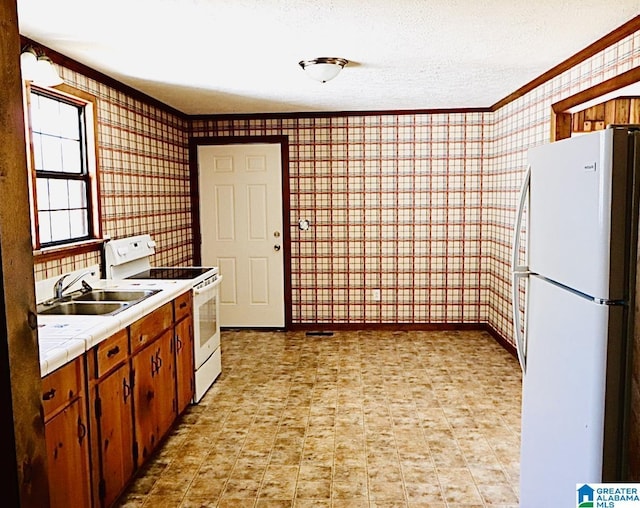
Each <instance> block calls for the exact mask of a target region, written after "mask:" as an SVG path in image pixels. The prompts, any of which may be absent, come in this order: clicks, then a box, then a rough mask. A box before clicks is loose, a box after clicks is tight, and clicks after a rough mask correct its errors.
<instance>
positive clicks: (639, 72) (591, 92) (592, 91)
mask: <svg viewBox="0 0 640 508" xmlns="http://www.w3.org/2000/svg"><path fill="white" fill-rule="evenodd" d="M638 81H640V66H638V67H634V68H633V69H630V70H628V71H626V72H623V73H622V74H618V75H617V76H615V77H613V78H611V79H607V80H606V81H603V82H602V83H599V84H597V85H594V86H592V87H591V88H587V89H586V90H582V91H581V92H578V93H576V94H574V95H571V96H569V97H567V98H565V99H562V100H561V101H558V102H556V103H554V104H552V105H551V108H552V109H553V111H554V112H556V113H564V112H565V111H567V110H568V109H570V108H573V107H574V106H579V105H580V104H583V103H585V102H587V101H590V100H592V99H596V98H598V97H601V96H602V95H605V94H608V93H610V92H615V91H616V90H619V89H620V88H624V87H625V86H629V85H632V84H633V83H637V82H638Z"/></svg>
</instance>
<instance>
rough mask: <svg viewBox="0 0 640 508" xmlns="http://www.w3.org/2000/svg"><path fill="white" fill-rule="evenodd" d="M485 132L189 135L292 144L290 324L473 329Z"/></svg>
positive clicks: (415, 119)
mask: <svg viewBox="0 0 640 508" xmlns="http://www.w3.org/2000/svg"><path fill="white" fill-rule="evenodd" d="M486 122H487V119H486V114H483V113H467V114H441V115H379V116H347V117H332V118H329V117H327V118H298V119H273V120H269V119H262V120H248V121H245V120H242V121H222V122H215V121H207V120H195V121H193V122H192V135H193V136H194V137H198V136H247V135H269V134H283V135H286V136H288V139H289V159H290V161H289V172H290V188H291V202H290V206H291V217H290V225H289V227H290V231H291V238H292V246H291V258H292V286H293V321H294V322H295V323H445V322H446V323H462V322H467V323H477V322H479V321H480V320H481V319H482V316H483V315H484V314H485V313H486V312H485V310H483V309H482V305H483V303H482V299H481V294H480V293H481V291H480V264H481V254H482V253H481V239H482V207H481V205H482V169H483V150H484V148H483V139H484V138H485V137H486V136H487V129H488V126H487V123H486ZM300 218H304V219H308V220H309V221H310V223H311V227H310V228H309V229H308V230H306V231H301V230H300V229H299V228H298V227H297V223H298V219H300ZM374 289H377V290H380V296H381V298H380V300H379V301H376V300H374V297H373V292H374Z"/></svg>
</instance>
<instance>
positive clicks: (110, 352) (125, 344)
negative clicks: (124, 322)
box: [95, 329, 129, 378]
mask: <svg viewBox="0 0 640 508" xmlns="http://www.w3.org/2000/svg"><path fill="white" fill-rule="evenodd" d="M95 355H96V358H95V361H96V377H98V378H101V377H102V376H104V375H105V374H106V373H107V372H109V371H110V370H111V369H113V368H114V367H116V366H118V365H119V364H121V363H122V362H123V361H124V360H126V359H127V357H128V356H129V334H128V333H127V330H126V329H125V330H121V331H119V332H118V333H116V334H115V335H112V336H111V337H109V338H108V339H107V340H105V341H103V342H101V343H100V344H98V345H97V346H96V347H95Z"/></svg>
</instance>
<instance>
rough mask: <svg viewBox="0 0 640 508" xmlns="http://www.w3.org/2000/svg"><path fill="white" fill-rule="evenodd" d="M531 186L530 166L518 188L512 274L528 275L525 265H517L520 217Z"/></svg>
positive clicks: (512, 245) (520, 227) (527, 268)
mask: <svg viewBox="0 0 640 508" xmlns="http://www.w3.org/2000/svg"><path fill="white" fill-rule="evenodd" d="M530 185H531V166H528V167H527V171H526V173H525V175H524V180H523V182H522V187H520V197H519V199H518V209H517V211H516V220H515V224H514V226H513V242H512V244H511V247H512V250H511V271H512V273H529V267H528V266H527V265H519V264H518V261H519V257H520V234H521V232H522V217H523V215H524V208H525V206H527V204H528V202H529V200H528V197H529V187H530Z"/></svg>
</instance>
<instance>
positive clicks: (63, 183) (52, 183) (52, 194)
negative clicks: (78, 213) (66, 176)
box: [49, 178, 69, 210]
mask: <svg viewBox="0 0 640 508" xmlns="http://www.w3.org/2000/svg"><path fill="white" fill-rule="evenodd" d="M49 203H50V205H49V208H50V209H51V210H62V209H67V208H69V189H68V188H67V180H56V179H53V178H51V179H50V180H49Z"/></svg>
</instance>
